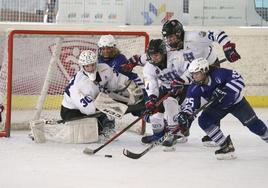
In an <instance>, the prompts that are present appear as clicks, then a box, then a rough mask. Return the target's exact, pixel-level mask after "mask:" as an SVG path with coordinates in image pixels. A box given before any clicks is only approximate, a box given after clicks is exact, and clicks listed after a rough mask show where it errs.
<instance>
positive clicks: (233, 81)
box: [184, 68, 245, 114]
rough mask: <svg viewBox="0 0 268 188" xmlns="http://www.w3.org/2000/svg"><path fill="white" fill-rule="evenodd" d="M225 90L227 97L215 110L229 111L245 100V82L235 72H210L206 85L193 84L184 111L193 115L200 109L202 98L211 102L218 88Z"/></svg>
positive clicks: (227, 70) (225, 70)
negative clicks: (243, 91)
mask: <svg viewBox="0 0 268 188" xmlns="http://www.w3.org/2000/svg"><path fill="white" fill-rule="evenodd" d="M223 87H224V88H225V91H226V92H227V95H226V96H225V97H224V99H223V101H222V102H221V103H218V104H217V106H215V108H220V109H227V108H229V107H231V106H232V105H234V104H236V103H238V102H240V101H241V100H242V98H243V93H242V90H243V88H244V87H245V84H244V80H243V78H242V77H241V75H240V74H238V73H237V72H236V71H234V70H229V69H225V68H217V69H214V70H212V71H210V72H209V82H208V84H207V85H205V84H196V83H192V84H191V85H190V86H189V88H188V91H187V95H186V103H185V108H184V111H185V112H188V113H190V114H192V113H193V112H194V111H195V110H196V109H198V108H199V107H200V104H201V97H203V98H204V99H206V100H209V99H210V98H211V97H212V93H213V91H214V90H215V89H216V88H220V89H222V88H223Z"/></svg>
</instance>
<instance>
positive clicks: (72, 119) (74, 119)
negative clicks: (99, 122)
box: [46, 111, 103, 124]
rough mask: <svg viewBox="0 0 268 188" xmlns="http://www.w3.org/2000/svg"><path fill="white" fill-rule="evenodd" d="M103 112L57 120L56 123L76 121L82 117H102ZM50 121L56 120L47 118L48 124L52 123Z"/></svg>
mask: <svg viewBox="0 0 268 188" xmlns="http://www.w3.org/2000/svg"><path fill="white" fill-rule="evenodd" d="M102 114H103V113H102V112H101V111H96V112H95V113H94V114H90V115H85V116H81V117H75V118H71V119H68V120H63V119H61V120H56V121H55V123H57V124H61V123H65V122H69V121H76V120H80V119H85V118H97V117H100V116H101V115H102ZM50 122H51V123H52V122H54V121H50V120H47V121H46V123H47V124H50Z"/></svg>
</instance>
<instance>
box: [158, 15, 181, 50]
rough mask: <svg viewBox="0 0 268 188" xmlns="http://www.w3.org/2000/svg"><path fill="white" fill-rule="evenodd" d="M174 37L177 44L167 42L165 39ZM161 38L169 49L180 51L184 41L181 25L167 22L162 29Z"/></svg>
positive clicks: (175, 21) (175, 22) (176, 22)
mask: <svg viewBox="0 0 268 188" xmlns="http://www.w3.org/2000/svg"><path fill="white" fill-rule="evenodd" d="M170 35H175V36H176V37H177V42H169V41H168V40H167V37H168V36H170ZM162 36H163V38H164V40H165V41H166V42H167V44H168V45H169V46H170V47H171V48H177V49H181V48H182V45H183V40H184V29H183V25H182V24H181V23H180V22H179V21H178V20H168V21H167V22H166V23H165V24H164V25H163V27H162Z"/></svg>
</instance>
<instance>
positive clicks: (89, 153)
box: [83, 147, 95, 155]
mask: <svg viewBox="0 0 268 188" xmlns="http://www.w3.org/2000/svg"><path fill="white" fill-rule="evenodd" d="M83 153H84V154H86V155H94V154H95V152H94V150H93V149H90V148H88V147H86V148H85V149H84V150H83Z"/></svg>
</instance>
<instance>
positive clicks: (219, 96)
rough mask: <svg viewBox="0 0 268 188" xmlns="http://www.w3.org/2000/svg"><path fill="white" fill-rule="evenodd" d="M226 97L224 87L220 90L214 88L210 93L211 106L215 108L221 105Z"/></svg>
mask: <svg viewBox="0 0 268 188" xmlns="http://www.w3.org/2000/svg"><path fill="white" fill-rule="evenodd" d="M226 95H227V91H226V89H225V88H224V87H223V88H222V89H220V88H216V89H215V90H214V91H213V93H212V97H211V100H212V101H213V103H212V104H211V105H212V106H215V105H217V104H219V103H221V102H222V100H223V99H224V97H225V96H226Z"/></svg>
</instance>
